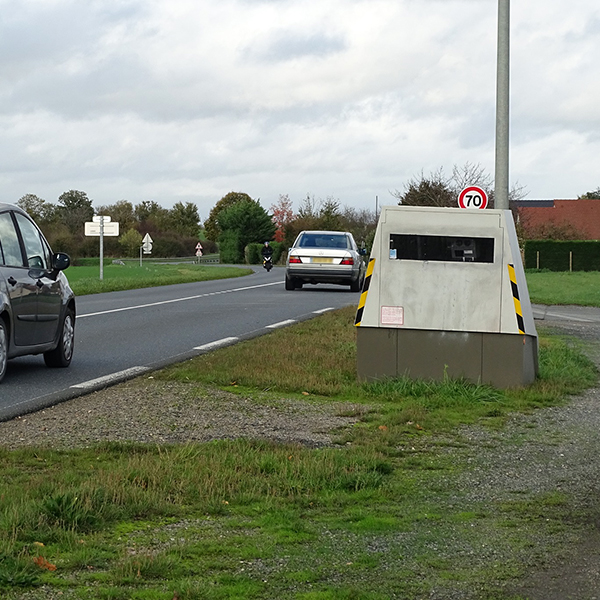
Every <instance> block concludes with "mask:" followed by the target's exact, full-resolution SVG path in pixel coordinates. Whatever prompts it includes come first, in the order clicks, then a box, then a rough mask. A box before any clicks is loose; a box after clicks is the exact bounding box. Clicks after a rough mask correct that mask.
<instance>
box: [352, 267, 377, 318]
mask: <svg viewBox="0 0 600 600" xmlns="http://www.w3.org/2000/svg"><path fill="white" fill-rule="evenodd" d="M374 268H375V259H374V258H371V259H370V260H369V264H368V265H367V274H366V275H365V282H364V284H363V290H362V294H361V295H360V300H359V301H358V310H357V311H356V319H355V320H354V325H355V326H356V327H359V326H360V323H361V321H362V316H363V312H365V304H366V303H367V293H368V292H369V286H370V285H371V277H372V276H373V269H374Z"/></svg>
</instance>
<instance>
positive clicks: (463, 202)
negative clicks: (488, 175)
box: [458, 185, 488, 208]
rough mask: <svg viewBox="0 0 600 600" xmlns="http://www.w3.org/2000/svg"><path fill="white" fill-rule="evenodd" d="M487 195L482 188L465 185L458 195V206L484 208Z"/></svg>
mask: <svg viewBox="0 0 600 600" xmlns="http://www.w3.org/2000/svg"><path fill="white" fill-rule="evenodd" d="M487 203H488V197H487V194H486V193H485V191H484V190H482V189H481V188H480V187H477V186H476V185H470V186H469V187H466V188H465V189H464V190H463V191H462V192H461V193H460V194H459V195H458V206H460V207H461V208H485V207H486V206H487Z"/></svg>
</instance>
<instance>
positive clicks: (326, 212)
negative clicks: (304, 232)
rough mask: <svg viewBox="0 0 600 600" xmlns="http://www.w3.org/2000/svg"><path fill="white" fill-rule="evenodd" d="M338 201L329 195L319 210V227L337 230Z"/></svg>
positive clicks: (339, 220)
mask: <svg viewBox="0 0 600 600" xmlns="http://www.w3.org/2000/svg"><path fill="white" fill-rule="evenodd" d="M341 217H342V215H341V213H340V203H339V202H338V201H337V200H335V199H334V198H332V197H331V196H329V197H328V198H327V199H326V200H325V202H323V205H322V206H321V208H320V210H319V221H320V227H319V228H320V229H325V230H331V231H337V230H339V229H341V227H342V223H341Z"/></svg>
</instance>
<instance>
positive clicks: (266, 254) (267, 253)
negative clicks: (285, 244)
mask: <svg viewBox="0 0 600 600" xmlns="http://www.w3.org/2000/svg"><path fill="white" fill-rule="evenodd" d="M260 253H261V254H262V257H263V260H265V259H267V258H271V257H272V256H273V248H271V245H270V244H269V242H265V244H264V246H263V247H262V248H261V249H260Z"/></svg>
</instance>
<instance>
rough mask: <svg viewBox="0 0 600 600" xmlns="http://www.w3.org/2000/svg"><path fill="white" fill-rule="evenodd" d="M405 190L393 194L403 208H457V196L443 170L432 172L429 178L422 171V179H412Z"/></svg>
mask: <svg viewBox="0 0 600 600" xmlns="http://www.w3.org/2000/svg"><path fill="white" fill-rule="evenodd" d="M404 189H405V191H404V192H403V193H402V192H399V191H398V190H396V191H395V192H393V193H392V196H395V197H396V198H398V200H399V202H398V204H401V205H402V206H405V205H406V206H456V202H457V196H456V194H455V192H454V189H453V187H452V182H451V179H448V178H447V177H445V176H444V171H443V168H439V169H438V170H437V171H432V172H431V173H430V174H429V177H425V175H424V173H423V171H421V175H420V177H418V178H417V177H413V178H412V179H410V180H409V181H408V183H407V184H405V186H404Z"/></svg>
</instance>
